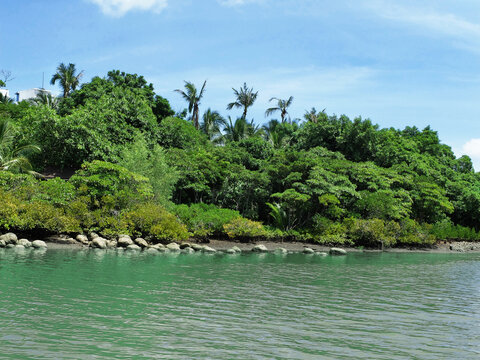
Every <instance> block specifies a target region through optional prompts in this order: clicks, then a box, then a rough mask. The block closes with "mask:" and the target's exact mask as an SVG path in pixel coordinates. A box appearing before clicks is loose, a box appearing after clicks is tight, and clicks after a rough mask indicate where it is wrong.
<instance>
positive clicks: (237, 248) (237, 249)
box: [232, 246, 242, 253]
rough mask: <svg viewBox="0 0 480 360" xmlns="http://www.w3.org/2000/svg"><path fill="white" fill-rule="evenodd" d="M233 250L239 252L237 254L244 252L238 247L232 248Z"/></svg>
mask: <svg viewBox="0 0 480 360" xmlns="http://www.w3.org/2000/svg"><path fill="white" fill-rule="evenodd" d="M232 250H235V252H237V253H241V252H242V249H240V248H239V247H238V246H234V247H232Z"/></svg>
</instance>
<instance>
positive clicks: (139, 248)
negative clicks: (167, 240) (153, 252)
mask: <svg viewBox="0 0 480 360" xmlns="http://www.w3.org/2000/svg"><path fill="white" fill-rule="evenodd" d="M127 250H130V251H140V250H142V248H141V247H140V246H138V245H135V244H132V245H128V246H127Z"/></svg>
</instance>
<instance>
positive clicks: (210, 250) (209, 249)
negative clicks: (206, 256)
mask: <svg viewBox="0 0 480 360" xmlns="http://www.w3.org/2000/svg"><path fill="white" fill-rule="evenodd" d="M203 252H206V253H216V252H217V250H215V249H214V248H211V247H210V246H206V245H205V246H204V247H203Z"/></svg>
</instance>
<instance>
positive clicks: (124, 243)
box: [117, 235, 133, 247]
mask: <svg viewBox="0 0 480 360" xmlns="http://www.w3.org/2000/svg"><path fill="white" fill-rule="evenodd" d="M117 243H118V246H121V247H128V246H129V245H133V240H132V238H131V237H130V236H128V235H120V236H119V237H118V241H117Z"/></svg>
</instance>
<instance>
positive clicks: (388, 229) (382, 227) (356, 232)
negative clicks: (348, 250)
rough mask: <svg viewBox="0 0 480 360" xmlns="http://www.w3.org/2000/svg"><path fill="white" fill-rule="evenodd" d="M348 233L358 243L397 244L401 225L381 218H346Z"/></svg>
mask: <svg viewBox="0 0 480 360" xmlns="http://www.w3.org/2000/svg"><path fill="white" fill-rule="evenodd" d="M345 225H346V226H347V229H348V235H349V237H350V238H351V240H352V241H353V242H354V243H355V244H356V245H362V246H363V245H365V246H379V245H380V244H382V245H384V246H387V247H389V246H392V245H395V243H396V241H397V239H396V236H397V233H398V231H399V230H400V227H399V226H398V224H397V223H395V222H393V221H390V222H385V221H383V220H381V219H368V220H364V219H353V218H350V219H346V220H345Z"/></svg>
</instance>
